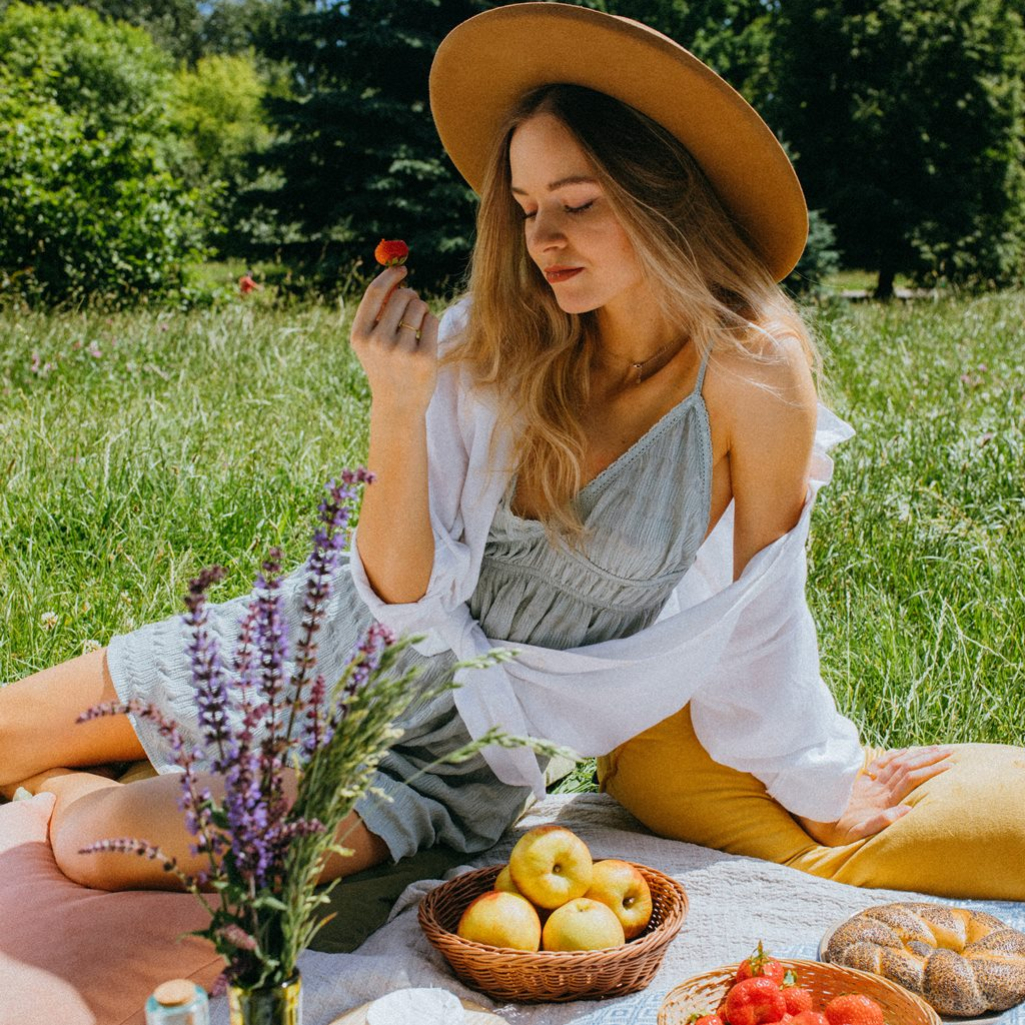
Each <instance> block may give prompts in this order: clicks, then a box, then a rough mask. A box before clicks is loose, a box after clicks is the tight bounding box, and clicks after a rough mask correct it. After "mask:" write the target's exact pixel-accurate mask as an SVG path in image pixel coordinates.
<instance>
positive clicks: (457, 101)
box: [430, 2, 808, 281]
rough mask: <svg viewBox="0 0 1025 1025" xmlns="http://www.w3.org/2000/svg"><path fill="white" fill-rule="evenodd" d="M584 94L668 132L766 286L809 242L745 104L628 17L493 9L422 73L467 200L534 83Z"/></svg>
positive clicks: (555, 7) (776, 149)
mask: <svg viewBox="0 0 1025 1025" xmlns="http://www.w3.org/2000/svg"><path fill="white" fill-rule="evenodd" d="M554 83H567V84H571V85H580V86H586V87H587V88H588V89H594V90H597V91H598V92H603V93H606V94H608V95H609V96H613V97H615V98H616V99H618V100H621V101H622V102H624V103H627V104H629V105H630V106H631V107H634V108H635V109H636V110H639V111H641V113H643V114H646V115H647V116H648V117H650V118H652V120H654V121H657V122H658V123H659V124H660V125H662V126H663V127H664V128H666V129H668V130H669V131H670V132H671V133H672V134H673V135H674V136H676V138H677V139H679V140H680V142H682V143H683V145H684V146H686V148H687V149H688V150H689V151H690V153H691V155H692V156H693V157H694V159H695V160H696V161H697V163H698V165H699V166H700V167H701V169H702V171H703V172H704V174H705V176H706V177H707V179H708V181H709V182H710V183H711V185H712V187H713V188H714V189H715V192H716V194H717V195H718V196H719V199H720V201H721V202H722V203H723V205H724V206H725V207H726V209H727V211H728V212H729V213H730V214H731V215H732V217H733V218H734V219H735V220H736V222H737V223H738V224H739V225H740V226H741V227H742V228H743V230H744V232H745V234H746V235H747V237H748V239H749V240H750V242H751V243H752V244H753V245H754V246H755V247H756V249H757V250H758V253H759V254H760V256H761V257H762V259H763V261H764V262H765V264H766V266H767V267H768V268H769V270H770V271H771V272H772V274H773V275H774V276H775V278H776V280H777V281H782V279H783V278H785V277H786V276H787V274H789V273H790V271H791V270H793V268H794V265H795V264H796V263H797V261H798V259H799V258H800V256H801V253H802V252H803V250H804V246H805V243H806V241H807V238H808V208H807V204H806V203H805V199H804V193H803V192H802V191H801V184H800V182H799V181H798V180H797V175H796V173H795V172H794V168H793V165H792V164H791V163H790V160H789V158H788V157H787V155H786V153H784V151H783V147H782V146H780V144H779V142H778V141H777V140H776V137H775V136H774V135H773V133H772V131H771V130H770V129H769V127H768V126H767V125H766V124H765V122H764V121H763V120H762V119H761V118H760V117H759V116H758V114H757V113H756V112H755V110H754V109H753V108H752V107H751V105H750V104H749V103H748V102H747V101H746V100H745V99H744V98H743V97H742V96H741V95H740V93H738V92H737V91H736V90H735V89H734V88H733V87H732V86H730V85H729V84H727V83H726V82H725V81H723V79H722V78H720V77H719V76H718V75H717V74H716V73H715V72H714V71H713V70H712V69H711V68H709V67H708V66H707V65H705V64H703V63H702V62H701V61H699V60H698V59H697V57H695V56H694V55H693V54H692V53H690V52H689V51H688V50H685V49H684V48H683V47H682V46H680V45H679V43H676V42H675V41H674V40H672V39H670V38H669V37H668V36H665V35H663V34H662V33H661V32H656V31H655V30H654V29H651V28H648V27H647V26H646V25H642V24H641V23H640V22H637V21H633V20H631V19H630V18H622V17H619V16H617V15H611V14H602V13H601V12H600V11H592V10H590V9H589V8H586V7H574V6H572V5H570V4H562V3H543V2H542V3H522V4H510V5H508V6H506V7H496V8H494V9H493V10H490V11H485V12H484V13H483V14H478V15H476V16H475V17H473V18H470V19H469V20H468V21H464V22H463V23H462V24H460V25H457V26H456V27H455V28H454V29H453V30H452V31H451V32H450V33H449V34H448V35H447V36H446V37H445V39H444V40H442V43H441V45H440V46H439V47H438V52H437V53H436V54H435V57H434V63H433V64H432V66H431V77H430V94H431V110H432V112H433V114H434V122H435V124H436V126H437V129H438V134H439V136H440V137H441V141H442V144H443V145H444V147H445V149H446V151H447V152H448V154H449V156H450V157H451V158H452V162H453V163H454V164H455V166H456V168H457V169H458V170H459V173H460V174H462V176H463V177H464V178H465V179H466V180H467V182H469V184H470V186H471V187H472V188H473V189H474V191H475V192H478V193H479V192H480V189H481V184H482V182H483V179H484V172H485V166H486V163H487V160H488V157H489V155H490V153H491V149H492V146H493V145H494V142H495V139H496V136H497V134H498V132H499V131H500V128H501V126H502V124H503V123H504V121H505V119H506V117H507V116H508V114H509V113H510V112H511V110H512V109H513V108H514V107H515V106H516V104H517V103H518V102H519V100H520V99H521V98H522V97H523V96H524V95H525V94H526V93H528V92H530V91H531V90H532V89H535V88H537V87H539V86H542V85H549V84H554Z"/></svg>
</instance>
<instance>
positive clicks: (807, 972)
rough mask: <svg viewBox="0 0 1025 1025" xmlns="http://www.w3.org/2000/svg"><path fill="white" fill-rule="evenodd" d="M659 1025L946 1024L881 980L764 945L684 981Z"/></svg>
mask: <svg viewBox="0 0 1025 1025" xmlns="http://www.w3.org/2000/svg"><path fill="white" fill-rule="evenodd" d="M658 1025H940V1018H939V1015H937V1014H936V1012H935V1011H934V1010H933V1009H932V1008H931V1007H930V1006H929V1005H928V1004H927V1003H926V1002H925V1001H924V1000H922V999H921V998H920V997H918V996H916V995H915V994H914V993H911V992H909V991H908V990H906V989H904V987H903V986H898V985H897V984H896V983H895V982H890V981H889V980H888V979H884V978H882V977H881V976H878V975H871V974H869V973H868V972H860V971H857V970H855V969H853V968H843V967H841V966H840V965H833V964H823V963H821V962H819V961H803V960H792V959H787V958H774V957H771V956H770V955H769V954H767V953H766V952H765V950H764V948H763V946H762V944H761V943H759V944H758V949H757V950H756V951H755V952H754V953H753V954H752V955H751V956H750V957H748V958H746V959H745V960H743V961H741V962H739V963H738V964H730V965H723V966H722V967H720V968H714V969H712V970H711V971H709V972H705V973H704V974H702V975H696V976H694V977H693V978H691V979H688V980H687V981H686V982H681V983H680V984H679V985H678V986H676V987H674V988H673V989H672V990H670V991H669V993H668V994H667V995H666V998H665V1000H664V1001H663V1002H662V1007H661V1008H660V1010H659V1012H658Z"/></svg>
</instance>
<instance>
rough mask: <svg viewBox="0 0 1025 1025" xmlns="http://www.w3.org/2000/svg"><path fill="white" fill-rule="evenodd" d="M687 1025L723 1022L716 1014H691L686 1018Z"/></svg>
mask: <svg viewBox="0 0 1025 1025" xmlns="http://www.w3.org/2000/svg"><path fill="white" fill-rule="evenodd" d="M687 1025H724V1023H723V1020H722V1018H720V1017H719V1015H717V1014H692V1015H691V1016H690V1017H689V1018H688V1019H687Z"/></svg>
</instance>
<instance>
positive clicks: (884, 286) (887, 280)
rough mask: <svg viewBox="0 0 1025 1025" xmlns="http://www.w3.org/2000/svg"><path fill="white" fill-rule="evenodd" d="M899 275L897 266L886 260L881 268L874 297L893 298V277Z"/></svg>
mask: <svg viewBox="0 0 1025 1025" xmlns="http://www.w3.org/2000/svg"><path fill="white" fill-rule="evenodd" d="M896 276H897V268H896V267H894V265H893V264H892V263H890V262H889V261H888V260H884V261H883V263H882V265H881V266H880V268H879V280H878V281H877V282H876V290H875V295H874V298H876V299H892V298H893V279H894V278H895V277H896Z"/></svg>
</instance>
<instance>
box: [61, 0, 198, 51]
mask: <svg viewBox="0 0 1025 1025" xmlns="http://www.w3.org/2000/svg"><path fill="white" fill-rule="evenodd" d="M41 2H42V3H43V4H45V5H46V6H47V7H54V8H59V9H66V8H67V7H68V6H69V4H68V3H67V2H66V0H41ZM78 6H81V7H88V8H90V9H92V10H94V11H95V12H96V13H97V14H99V15H101V16H102V17H103V18H104V19H105V20H108V21H124V22H127V23H128V24H129V25H135V26H136V27H138V28H143V29H145V30H146V31H147V32H148V33H149V34H150V36H152V38H153V40H154V42H156V44H157V45H158V46H159V47H160V48H161V49H163V50H165V51H167V52H168V53H170V54H172V55H173V56H174V57H177V58H179V59H193V58H194V57H195V56H196V51H197V32H198V31H199V26H200V12H199V8H198V5H197V3H196V0H78Z"/></svg>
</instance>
